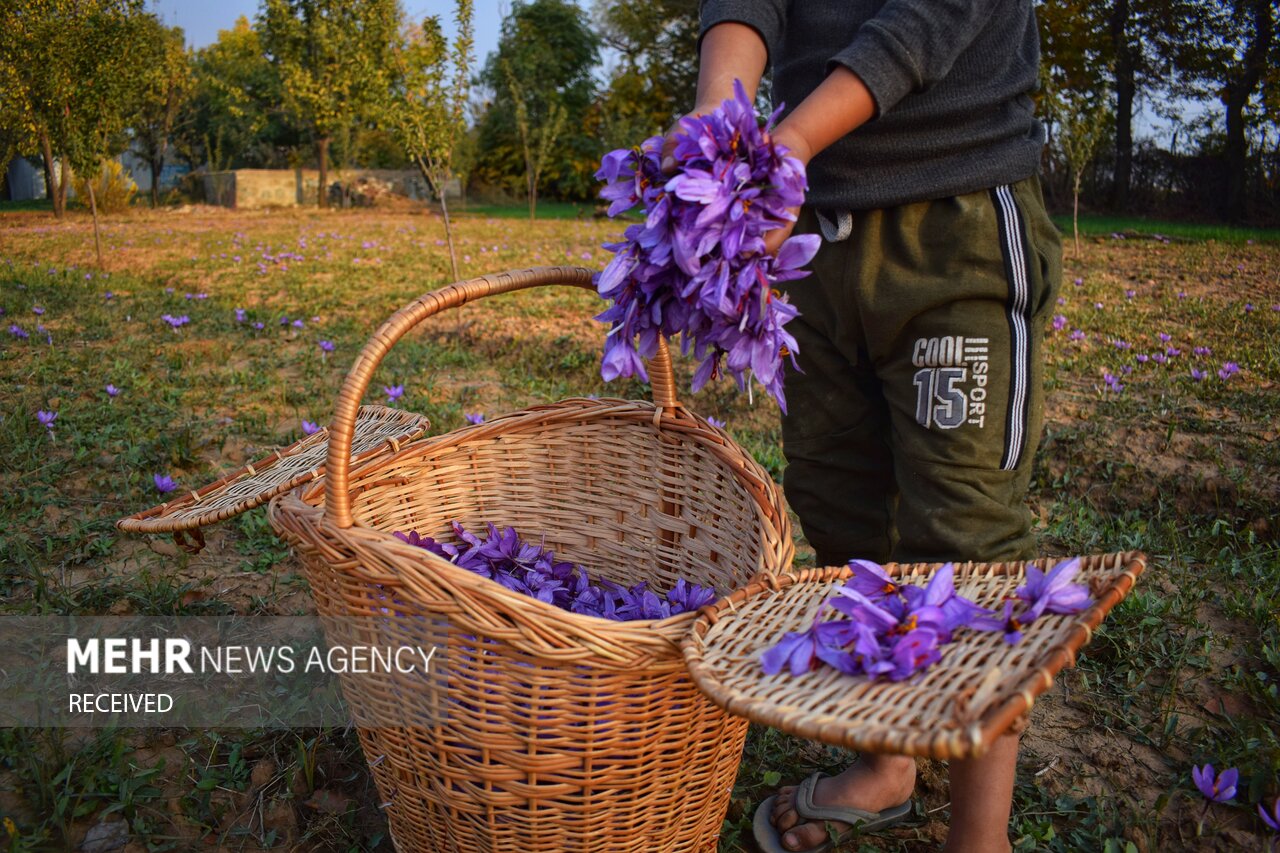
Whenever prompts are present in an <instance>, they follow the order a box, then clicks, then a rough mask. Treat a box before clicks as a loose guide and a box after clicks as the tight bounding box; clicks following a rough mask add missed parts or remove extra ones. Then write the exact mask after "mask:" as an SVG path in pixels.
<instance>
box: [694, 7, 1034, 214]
mask: <svg viewBox="0 0 1280 853" xmlns="http://www.w3.org/2000/svg"><path fill="white" fill-rule="evenodd" d="M701 16H702V31H703V32H704V33H705V32H706V31H707V30H708V29H710V28H711V27H712V26H714V25H715V24H718V23H721V22H724V21H736V22H739V23H743V24H747V25H748V26H750V27H752V28H754V29H755V30H756V31H757V32H759V33H760V35H761V37H762V38H763V39H764V42H765V45H766V46H767V47H768V50H769V64H770V66H771V67H772V69H773V96H774V103H775V105H776V104H778V103H786V105H787V106H788V107H794V106H795V105H796V104H798V103H800V101H802V100H803V99H804V97H805V96H806V95H807V94H809V93H810V92H811V91H813V90H814V89H815V88H816V87H817V86H818V84H819V83H821V82H822V80H823V79H824V78H825V77H826V75H827V74H828V73H829V72H830V70H831V69H832V68H834V67H835V66H836V65H843V66H845V67H846V68H848V69H849V70H851V71H853V72H854V73H855V74H857V75H858V76H859V77H860V78H862V81H863V82H864V83H866V85H867V88H869V89H870V90H871V94H872V95H873V96H874V98H875V101H876V107H877V116H876V118H874V119H873V120H872V121H870V122H868V123H867V124H865V125H863V126H862V127H860V128H858V129H857V130H855V131H854V132H853V133H851V134H849V135H848V136H846V137H844V138H843V139H841V140H839V141H838V142H836V143H835V144H834V145H832V146H831V147H830V148H828V149H827V150H825V151H823V152H821V153H820V154H818V155H817V156H816V157H814V159H813V162H812V163H811V164H810V165H809V193H808V196H807V200H808V203H810V204H812V205H814V206H816V207H818V208H820V209H821V208H825V209H845V210H866V209H873V208H880V207H889V206H893V205H898V204H905V203H907V202H912V201H923V200H925V199H932V198H943V197H946V196H952V195H958V194H960V193H966V192H973V191H976V190H982V189H988V188H990V187H994V186H999V185H1001V184H1008V183H1013V182H1014V181H1018V180H1021V179H1023V178H1026V177H1029V176H1031V175H1033V174H1035V173H1036V172H1037V171H1038V169H1039V163H1040V151H1041V149H1042V148H1043V146H1044V141H1045V133H1044V127H1043V126H1042V125H1041V124H1040V122H1039V121H1038V120H1037V119H1036V117H1035V114H1034V108H1033V104H1032V101H1031V98H1030V97H1029V93H1030V92H1031V91H1032V90H1033V89H1034V88H1035V86H1036V79H1037V74H1038V71H1039V64H1040V44H1039V36H1038V33H1037V31H1036V20H1035V14H1034V12H1033V11H1032V7H1031V0H702V5H701Z"/></svg>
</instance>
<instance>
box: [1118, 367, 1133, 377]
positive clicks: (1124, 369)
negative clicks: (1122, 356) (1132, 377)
mask: <svg viewBox="0 0 1280 853" xmlns="http://www.w3.org/2000/svg"><path fill="white" fill-rule="evenodd" d="M1120 372H1121V373H1123V374H1124V375H1125V376H1128V375H1129V374H1130V373H1133V366H1132V365H1128V364H1122V365H1120Z"/></svg>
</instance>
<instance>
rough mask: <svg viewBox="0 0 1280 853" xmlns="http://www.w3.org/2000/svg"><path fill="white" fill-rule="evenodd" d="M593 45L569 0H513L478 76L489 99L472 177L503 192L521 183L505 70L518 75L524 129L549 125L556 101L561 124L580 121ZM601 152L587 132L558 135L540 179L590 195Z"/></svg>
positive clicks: (586, 104) (557, 189) (595, 52)
mask: <svg viewBox="0 0 1280 853" xmlns="http://www.w3.org/2000/svg"><path fill="white" fill-rule="evenodd" d="M599 44H600V41H599V38H598V37H597V36H596V34H595V33H594V32H592V31H591V29H590V28H589V27H588V26H587V25H586V23H585V22H584V20H583V16H582V12H581V10H580V9H579V8H578V7H577V6H575V5H574V4H573V3H571V2H568V0H533V2H529V3H525V2H519V0H517V2H516V3H514V4H513V6H512V9H511V14H510V15H509V16H508V17H507V18H506V20H505V21H503V23H502V36H501V38H500V40H499V42H498V50H497V52H496V53H493V54H490V55H489V58H488V60H487V61H486V63H485V67H484V69H483V70H482V72H481V74H480V81H481V83H482V84H484V86H486V87H487V91H488V96H489V100H488V102H487V104H486V109H485V111H484V113H483V114H482V115H481V117H480V119H479V121H478V123H477V124H478V127H477V134H478V139H477V154H476V158H477V162H476V169H475V172H474V175H475V177H476V178H477V179H479V180H480V181H482V182H483V183H486V184H489V185H492V186H497V187H502V188H505V189H507V190H508V191H513V190H515V188H516V187H518V186H520V185H521V184H524V183H525V174H524V171H525V170H524V169H522V168H521V167H522V165H523V164H524V162H525V159H524V151H523V146H522V145H521V142H520V131H519V129H518V127H517V108H516V104H515V100H514V99H513V97H512V93H511V87H510V85H509V82H508V76H507V72H506V71H505V70H504V69H505V68H508V67H509V68H510V69H511V73H512V74H513V75H514V76H515V78H516V79H517V80H518V81H519V87H520V91H521V94H522V97H523V99H524V104H525V116H526V121H527V122H528V125H529V127H531V128H540V127H545V126H547V125H548V124H549V119H550V118H551V117H552V113H553V111H555V110H556V109H557V105H559V108H560V109H563V110H564V116H565V117H564V123H565V126H566V127H569V128H581V127H585V126H586V116H587V114H588V111H589V109H590V107H591V104H592V101H593V99H594V96H595V81H594V79H593V77H592V70H593V68H594V67H595V65H596V63H597V62H598V61H599ZM603 153H604V150H603V148H602V147H601V145H600V142H599V140H598V139H593V138H591V137H590V136H588V135H586V134H585V133H578V132H574V133H572V134H570V135H569V136H567V137H566V138H564V139H563V140H562V141H561V142H560V143H559V144H558V145H556V146H555V148H554V150H553V151H552V152H551V154H550V156H549V157H548V159H547V162H546V164H545V170H544V176H545V177H544V179H543V182H544V184H545V185H546V187H547V188H548V190H549V193H550V194H551V195H554V196H555V197H557V198H563V199H589V198H593V197H594V196H595V193H596V182H595V179H594V178H593V177H592V175H593V174H594V173H595V170H596V169H597V168H599V164H600V157H601V155H603Z"/></svg>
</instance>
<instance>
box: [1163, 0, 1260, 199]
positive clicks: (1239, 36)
mask: <svg viewBox="0 0 1280 853" xmlns="http://www.w3.org/2000/svg"><path fill="white" fill-rule="evenodd" d="M1175 8H1176V16H1177V19H1178V21H1179V23H1180V25H1181V27H1180V29H1181V31H1182V35H1183V37H1182V38H1180V39H1178V40H1177V41H1175V42H1172V43H1171V44H1170V46H1169V52H1170V54H1171V57H1172V61H1173V65H1174V68H1175V70H1176V71H1177V74H1178V75H1179V78H1180V86H1179V89H1178V91H1181V92H1182V93H1184V94H1187V95H1190V96H1192V97H1210V98H1212V97H1216V98H1217V99H1218V100H1219V101H1221V103H1222V105H1223V107H1224V109H1225V112H1226V145H1225V149H1224V153H1223V159H1224V161H1225V166H1226V173H1227V187H1226V190H1227V191H1226V197H1225V199H1224V206H1223V213H1224V214H1225V215H1226V217H1227V218H1228V219H1230V220H1232V221H1240V220H1242V219H1244V217H1245V214H1246V195H1245V190H1246V177H1245V176H1246V172H1247V168H1248V155H1249V146H1248V132H1249V127H1248V125H1249V107H1250V104H1251V103H1252V102H1253V100H1254V97H1255V96H1256V95H1257V94H1259V87H1260V85H1261V83H1262V82H1263V80H1264V79H1266V78H1267V76H1268V75H1274V68H1275V66H1276V64H1277V63H1280V40H1278V39H1277V38H1276V34H1275V28H1276V9H1275V0H1178V2H1177V4H1176V7H1175ZM1264 103H1265V101H1264ZM1273 118H1274V117H1273Z"/></svg>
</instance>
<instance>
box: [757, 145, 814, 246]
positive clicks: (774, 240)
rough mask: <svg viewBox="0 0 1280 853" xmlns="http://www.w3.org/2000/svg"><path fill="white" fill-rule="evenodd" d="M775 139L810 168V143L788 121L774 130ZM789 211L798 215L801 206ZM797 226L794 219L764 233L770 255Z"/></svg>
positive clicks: (811, 155)
mask: <svg viewBox="0 0 1280 853" xmlns="http://www.w3.org/2000/svg"><path fill="white" fill-rule="evenodd" d="M773 141H774V143H775V144H777V145H782V146H785V147H786V148H787V150H788V153H789V154H790V156H792V157H795V158H796V159H797V160H799V161H800V162H801V163H803V164H804V165H805V168H808V166H809V160H810V159H811V158H812V157H813V154H812V152H811V149H810V148H809V143H808V142H806V141H805V139H804V137H802V136H800V135H799V134H798V133H794V132H792V131H791V130H790V129H789V128H788V127H787V123H786V122H785V121H784V122H782V124H780V125H778V127H777V129H776V130H774V132H773ZM787 212H788V213H790V214H791V215H792V216H798V215H799V214H800V208H798V207H789V208H787ZM795 227H796V222H795V220H794V219H792V220H791V221H790V222H788V223H787V224H786V225H784V226H782V227H781V228H775V229H773V230H772V231H768V232H766V233H765V235H764V250H765V252H767V253H768V254H770V255H773V254H776V253H777V251H778V249H779V248H780V247H781V246H782V244H783V243H784V242H785V241H786V239H787V238H788V237H790V236H791V232H792V231H794V230H795Z"/></svg>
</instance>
